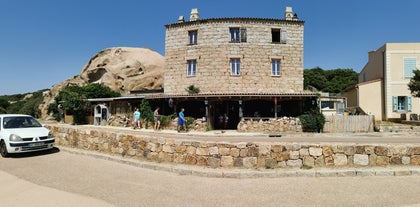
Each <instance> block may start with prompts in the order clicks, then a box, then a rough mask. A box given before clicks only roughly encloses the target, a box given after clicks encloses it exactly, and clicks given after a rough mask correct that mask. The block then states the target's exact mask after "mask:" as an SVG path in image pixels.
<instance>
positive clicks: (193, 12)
mask: <svg viewBox="0 0 420 207" xmlns="http://www.w3.org/2000/svg"><path fill="white" fill-rule="evenodd" d="M199 19H200V15H199V14H198V9H197V8H194V9H191V14H190V21H197V20H199Z"/></svg>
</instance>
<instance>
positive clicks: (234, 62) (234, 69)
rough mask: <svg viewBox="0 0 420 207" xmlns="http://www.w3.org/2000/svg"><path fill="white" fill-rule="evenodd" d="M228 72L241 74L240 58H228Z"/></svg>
mask: <svg viewBox="0 0 420 207" xmlns="http://www.w3.org/2000/svg"><path fill="white" fill-rule="evenodd" d="M230 74H231V75H240V74H241V60H240V59H239V58H233V59H230Z"/></svg>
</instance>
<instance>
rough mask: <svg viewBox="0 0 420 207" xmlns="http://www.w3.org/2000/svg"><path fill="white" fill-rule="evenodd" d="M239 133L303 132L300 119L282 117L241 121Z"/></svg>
mask: <svg viewBox="0 0 420 207" xmlns="http://www.w3.org/2000/svg"><path fill="white" fill-rule="evenodd" d="M238 131H239V132H263V133H276V132H302V125H301V122H300V121H299V118H296V117H280V118H277V119H275V118H270V119H268V120H263V119H241V121H240V122H239V124H238Z"/></svg>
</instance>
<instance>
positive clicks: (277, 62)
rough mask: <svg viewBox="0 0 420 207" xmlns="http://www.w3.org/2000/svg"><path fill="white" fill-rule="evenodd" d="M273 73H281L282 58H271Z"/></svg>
mask: <svg viewBox="0 0 420 207" xmlns="http://www.w3.org/2000/svg"><path fill="white" fill-rule="evenodd" d="M271 75H274V76H279V75H280V60H278V59H272V60H271Z"/></svg>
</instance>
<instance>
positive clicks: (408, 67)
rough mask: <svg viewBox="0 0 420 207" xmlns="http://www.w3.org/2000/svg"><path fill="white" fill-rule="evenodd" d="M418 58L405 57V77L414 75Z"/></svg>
mask: <svg viewBox="0 0 420 207" xmlns="http://www.w3.org/2000/svg"><path fill="white" fill-rule="evenodd" d="M416 62H417V61H416V58H404V78H411V77H413V76H414V73H413V70H416V64H417V63H416Z"/></svg>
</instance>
